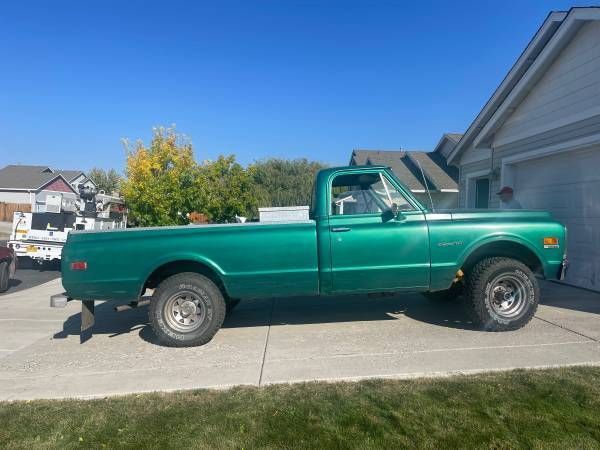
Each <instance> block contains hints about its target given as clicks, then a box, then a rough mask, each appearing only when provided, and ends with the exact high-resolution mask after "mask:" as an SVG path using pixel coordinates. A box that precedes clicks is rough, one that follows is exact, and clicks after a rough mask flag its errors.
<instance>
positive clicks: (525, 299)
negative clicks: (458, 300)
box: [465, 257, 540, 331]
mask: <svg viewBox="0 0 600 450" xmlns="http://www.w3.org/2000/svg"><path fill="white" fill-rule="evenodd" d="M539 299H540V288H539V285H538V282H537V279H536V278H535V275H534V274H533V272H532V271H531V270H530V269H529V267H527V266H526V265H525V264H523V263H521V262H519V261H517V260H514V259H511V258H502V257H496V258H487V259H484V260H482V261H480V262H479V263H477V264H476V265H475V267H474V268H473V269H472V271H471V273H470V274H469V275H468V276H467V292H466V296H465V300H466V304H467V308H468V310H469V312H470V314H471V316H472V318H473V321H474V322H475V323H477V324H478V325H480V326H481V327H482V328H483V329H485V330H489V331H508V330H516V329H519V328H521V327H523V326H525V325H526V324H527V323H529V321H530V320H531V319H532V318H533V316H534V314H535V312H536V310H537V306H538V302H539Z"/></svg>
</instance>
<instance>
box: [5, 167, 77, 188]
mask: <svg viewBox="0 0 600 450" xmlns="http://www.w3.org/2000/svg"><path fill="white" fill-rule="evenodd" d="M74 173H77V175H75V176H71V175H72V174H74ZM80 173H82V172H81V171H75V170H68V171H57V170H52V169H50V168H49V167H48V166H20V165H9V166H6V167H3V168H2V169H0V189H18V190H37V189H39V188H41V187H43V186H44V185H46V184H48V183H49V182H50V181H52V180H54V179H56V178H59V177H60V178H63V179H64V180H65V181H66V182H67V183H69V182H70V181H71V180H73V179H74V178H76V177H77V176H78V175H79V174H80Z"/></svg>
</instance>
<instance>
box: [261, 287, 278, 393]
mask: <svg viewBox="0 0 600 450" xmlns="http://www.w3.org/2000/svg"><path fill="white" fill-rule="evenodd" d="M275 301H276V299H275V298H274V299H272V300H271V312H270V313H269V328H268V329H267V336H266V337H265V346H264V348H263V352H262V362H261V364H260V375H259V376H258V387H261V386H262V379H263V371H264V370H265V359H266V357H267V347H268V346H269V337H270V336H271V325H272V324H273V310H274V309H275Z"/></svg>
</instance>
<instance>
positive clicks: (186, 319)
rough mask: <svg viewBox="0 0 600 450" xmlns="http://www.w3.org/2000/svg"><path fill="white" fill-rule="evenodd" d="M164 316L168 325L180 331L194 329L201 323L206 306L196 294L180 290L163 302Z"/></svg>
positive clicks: (204, 315)
mask: <svg viewBox="0 0 600 450" xmlns="http://www.w3.org/2000/svg"><path fill="white" fill-rule="evenodd" d="M164 312H165V318H166V321H167V323H168V325H169V326H170V327H171V328H173V329H175V330H177V331H182V332H190V331H194V330H196V329H197V328H199V327H200V326H201V325H202V322H203V321H204V318H205V317H206V308H205V306H204V303H203V302H202V301H201V298H200V296H199V295H198V294H196V293H195V292H192V291H182V292H178V293H177V294H175V295H173V296H172V297H171V298H169V300H167V302H166V303H165V309H164Z"/></svg>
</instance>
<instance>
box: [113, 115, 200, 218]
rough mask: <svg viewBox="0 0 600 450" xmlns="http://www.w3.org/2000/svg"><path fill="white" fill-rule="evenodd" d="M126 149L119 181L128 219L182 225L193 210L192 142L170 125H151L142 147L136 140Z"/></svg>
mask: <svg viewBox="0 0 600 450" xmlns="http://www.w3.org/2000/svg"><path fill="white" fill-rule="evenodd" d="M125 146H126V150H127V168H126V179H125V180H124V181H123V183H122V185H121V191H122V192H121V194H122V196H123V198H124V199H125V202H126V204H127V207H128V208H129V214H130V218H131V220H132V222H133V223H134V224H136V225H138V226H163V225H183V224H187V223H188V218H187V214H188V213H190V212H192V211H194V209H195V207H196V205H195V202H196V193H197V188H198V187H197V177H198V171H197V164H196V161H195V160H194V153H193V151H192V144H191V142H189V140H187V139H185V138H184V137H182V136H180V135H177V133H176V132H175V129H174V128H162V127H161V128H155V129H154V132H153V136H152V141H151V143H150V146H149V147H146V146H145V145H144V143H143V142H142V141H138V142H137V143H136V144H135V147H134V148H133V149H131V148H130V147H129V145H128V143H127V142H126V143H125Z"/></svg>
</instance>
